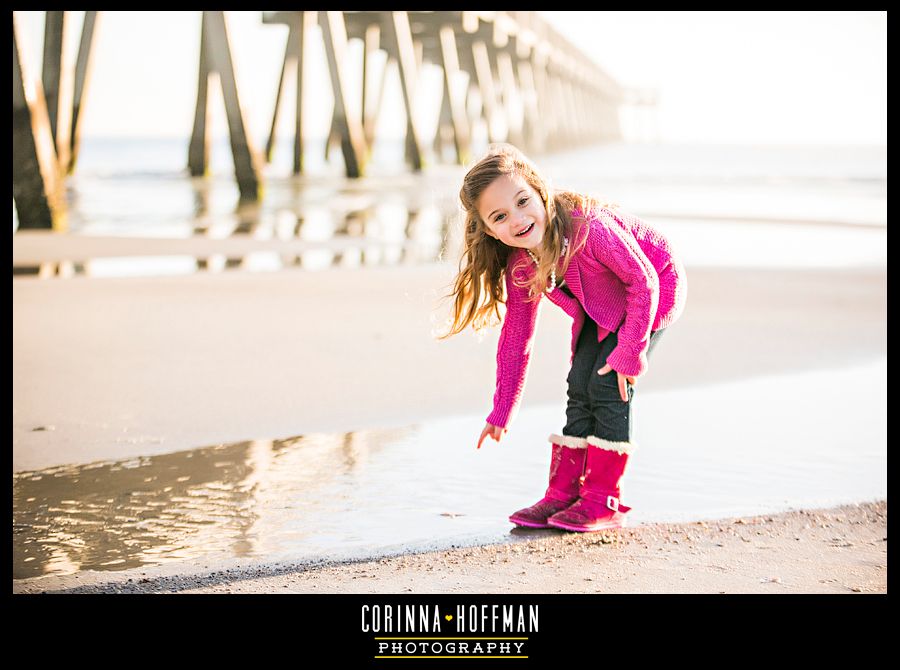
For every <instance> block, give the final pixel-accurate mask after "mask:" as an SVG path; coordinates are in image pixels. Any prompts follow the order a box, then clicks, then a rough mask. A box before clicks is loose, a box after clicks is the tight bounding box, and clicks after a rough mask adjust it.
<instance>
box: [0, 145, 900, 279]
mask: <svg viewBox="0 0 900 670" xmlns="http://www.w3.org/2000/svg"><path fill="white" fill-rule="evenodd" d="M187 144H188V141H187V139H92V138H85V139H84V140H83V143H82V148H81V153H80V157H79V161H78V165H77V168H76V172H75V174H74V175H73V176H72V177H70V178H69V179H68V181H67V183H66V201H67V203H68V217H67V219H68V231H69V234H72V235H98V236H116V237H137V238H140V237H153V238H171V239H185V238H189V237H198V236H208V237H228V236H244V237H252V238H255V239H266V238H275V239H290V238H301V239H306V240H310V241H314V242H316V243H322V244H324V243H326V242H328V241H331V240H339V239H351V240H356V241H358V242H359V243H360V244H362V243H363V242H366V243H368V242H372V243H375V244H383V245H391V244H396V243H397V242H398V241H403V240H407V241H408V240H410V239H412V238H413V237H415V238H416V239H417V240H418V241H419V242H420V245H419V246H420V248H421V249H422V250H423V251H422V252H421V253H419V254H418V255H416V257H415V258H413V259H411V260H412V262H430V261H434V260H438V259H440V258H447V257H451V258H452V257H453V253H454V252H455V250H456V249H457V246H456V245H457V244H458V234H457V235H456V236H454V233H455V232H457V231H455V230H454V228H455V227H457V226H458V221H459V213H458V203H457V194H458V189H459V184H460V181H461V178H462V175H463V174H464V172H465V168H463V167H460V166H456V165H452V164H449V163H447V162H439V161H436V160H435V159H434V157H433V156H431V157H429V161H430V164H431V166H430V168H429V169H428V170H426V171H425V172H424V173H422V174H420V175H414V174H411V173H410V172H409V171H408V170H407V169H406V167H405V165H404V163H403V146H402V143H397V142H394V143H391V142H387V141H383V142H380V143H377V144H376V145H375V148H374V152H373V156H372V160H371V163H370V168H369V176H368V177H367V178H365V179H361V180H351V179H346V178H345V177H344V176H343V160H342V157H341V156H340V153H339V151H338V150H333V151H332V154H331V158H330V160H329V161H328V162H326V161H325V160H324V151H323V147H324V144H323V142H322V141H318V142H316V141H314V140H313V141H309V142H308V143H307V150H306V156H307V159H306V161H307V174H305V175H303V176H299V177H294V176H293V175H292V174H291V161H292V147H291V144H290V142H289V141H282V142H280V143H279V144H278V145H277V146H276V149H275V152H274V157H273V161H272V163H271V164H269V165H267V166H265V168H264V170H263V175H264V177H263V181H264V184H265V197H264V198H263V200H262V201H261V202H260V203H259V205H258V206H250V207H246V206H244V207H241V206H239V199H238V191H237V187H236V185H235V182H234V178H233V165H232V162H231V161H232V159H231V154H230V148H229V146H228V143H227V141H225V140H220V141H218V142H215V143H214V144H213V145H212V147H211V150H210V167H209V175H208V176H207V177H200V178H191V177H190V176H189V175H188V174H187V171H186V162H187ZM478 149H479V148H476V152H475V153H476V155H477V153H478ZM445 158H446V156H445ZM534 159H535V160H536V161H537V162H538V165H539V167H540V168H541V169H542V170H543V172H544V173H545V174H546V175H547V177H548V178H549V179H550V182H551V184H552V185H554V186H557V187H566V188H572V189H576V190H584V191H588V192H592V193H596V194H598V195H602V196H604V197H606V198H608V199H610V200H612V201H614V202H617V203H618V204H620V205H621V206H622V207H623V208H624V209H626V210H629V211H633V212H635V213H637V214H640V215H643V216H646V217H648V218H649V219H651V220H659V221H662V220H664V219H665V220H670V219H671V220H673V221H676V220H677V221H680V222H683V223H685V224H691V225H693V224H696V223H703V222H706V221H710V220H715V221H721V220H725V221H729V222H731V223H742V222H757V221H770V222H793V223H821V224H840V225H854V226H857V227H867V228H879V227H880V228H884V227H885V226H886V225H887V150H886V148H884V147H804V146H796V147H781V146H773V147H765V146H728V145H698V144H689V145H684V144H671V145H669V144H623V143H617V144H606V145H597V146H590V147H585V148H583V149H577V150H569V151H564V152H558V153H554V154H548V155H545V156H535V157H534ZM17 226H18V218H17V214H16V211H15V206H14V207H13V230H14V231H15V230H16V229H17ZM14 240H15V238H14ZM14 246H15V242H14ZM692 246H696V245H692ZM139 255H140V253H139V251H136V252H134V253H129V256H139ZM394 256H395V255H391V254H387V257H388V258H393V257H394ZM384 262H389V261H384ZM120 265H121V263H120ZM126 265H127V264H126ZM99 267H100V266H99V264H95V269H97V268H99ZM160 267H161V268H162V265H161V266H160ZM271 267H272V269H278V268H280V267H282V265H280V264H278V263H275V264H273V265H272V266H271ZM189 269H190V271H196V269H197V268H196V267H192V268H189ZM159 271H160V272H164V271H165V270H163V269H160V270H159ZM98 273H99V270H98ZM112 274H115V272H113V273H112Z"/></svg>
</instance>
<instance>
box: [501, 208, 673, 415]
mask: <svg viewBox="0 0 900 670" xmlns="http://www.w3.org/2000/svg"><path fill="white" fill-rule="evenodd" d="M572 216H573V219H572V220H573V223H574V226H575V229H576V236H577V238H578V239H577V240H571V239H570V240H569V243H570V244H572V243H573V242H580V240H582V239H583V238H584V235H585V234H586V235H587V242H586V244H585V246H584V248H582V249H581V250H579V251H578V252H577V253H575V254H573V255H572V259H571V262H570V263H569V267H568V269H567V270H566V273H565V277H564V279H565V282H566V284H567V285H568V287H569V289H570V290H571V291H572V294H573V295H575V297H576V298H577V300H573V299H572V298H571V297H569V296H568V295H566V294H565V293H564V292H563V291H562V290H561V289H559V288H557V289H555V290H554V291H553V292H552V293H549V294H548V293H546V292H545V293H543V294H542V296H541V298H540V299H539V300H536V301H535V302H533V303H528V302H526V299H527V298H528V288H527V286H526V287H525V288H519V287H516V286H515V285H513V282H512V274H513V272H515V273H516V277H518V278H529V279H530V278H531V277H533V276H534V271H535V267H536V266H535V265H534V261H533V260H532V259H531V257H530V256H529V255H528V254H527V252H526V251H525V249H521V248H517V249H514V250H513V251H512V252H511V253H510V255H509V259H508V261H507V266H506V273H505V276H506V296H507V299H506V316H505V317H504V320H503V327H502V328H501V331H500V341H499V343H498V345H497V389H496V392H495V393H494V409H493V411H492V412H491V413H490V414H489V415H488V417H487V421H488V423H490V424H492V425H494V426H500V427H503V428H505V427H506V426H507V425H508V424H509V423H510V422H511V421H512V420H513V419H514V418H515V416H516V414H517V412H518V407H519V401H520V399H521V396H522V391H523V389H524V388H525V381H526V379H527V376H528V364H529V361H530V358H531V349H532V345H533V343H534V334H535V327H536V325H537V320H538V314H539V312H540V306H541V304H543V299H544V298H547V299H548V300H550V302H553V303H555V304H557V305H558V306H559V307H560V308H561V309H562V310H563V311H565V312H566V314H568V315H569V316H571V317H572V320H573V321H572V345H571V348H572V353H571V356H570V358H569V362H570V363H571V361H572V360H574V358H575V347H576V345H577V343H578V335H579V333H580V332H581V327H582V325H583V324H584V319H585V315H587V316H589V317H590V318H591V319H593V320H594V322H595V323H596V324H597V339H598V341H600V340H603V338H604V337H606V336H607V335H608V334H609V333H611V332H615V331H616V330H618V331H619V335H618V343H617V345H616V347H615V348H614V349H613V350H612V353H610V355H609V356H608V357H607V359H606V362H607V363H609V364H610V365H611V366H612V368H613V370H615V371H617V372H621V373H623V374H627V375H630V376H635V377H636V376H638V375H641V374H643V373H644V372H645V371H646V369H647V356H646V351H647V344H648V341H649V337H650V333H651V332H653V331H656V330H659V329H661V328H665V327H666V326H668V325H670V324H671V323H673V322H674V321H675V320H676V319H677V318H678V317H679V316H680V315H681V313H682V311H683V310H684V304H685V301H686V299H687V275H686V274H685V271H684V266H683V265H682V264H681V262H680V261H679V260H678V259H677V258H676V257H675V256H674V254H673V251H672V249H671V247H670V245H669V242H668V240H667V239H666V238H665V237H664V236H663V235H662V234H660V233H659V232H658V231H656V230H654V229H653V228H651V227H650V226H649V225H647V224H646V223H645V222H644V221H642V220H641V219H639V218H638V217H636V216H634V215H631V214H627V213H625V212H622V211H620V210H609V209H601V210H600V211H599V212H598V214H596V215H593V216H592V217H591V219H590V220H588V221H585V219H584V218H583V216H582V214H581V212H580V211H579V210H575V211H573V212H572ZM585 224H586V225H585Z"/></svg>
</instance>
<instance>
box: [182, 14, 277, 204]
mask: <svg viewBox="0 0 900 670" xmlns="http://www.w3.org/2000/svg"><path fill="white" fill-rule="evenodd" d="M213 72H215V73H217V74H218V75H219V83H220V84H221V88H222V97H223V98H224V101H225V113H226V116H227V118H228V130H229V137H230V140H231V155H232V157H233V159H234V172H235V177H236V179H237V183H238V190H239V191H240V199H241V200H244V201H254V200H259V198H260V195H261V190H262V184H261V181H260V175H261V170H260V166H259V160H258V157H257V154H256V152H255V151H254V149H253V145H252V142H251V140H250V135H249V134H248V132H247V124H246V123H245V121H244V116H243V113H242V112H241V105H240V100H239V98H238V91H237V82H236V81H235V77H234V64H233V63H232V59H231V48H230V46H229V44H228V32H227V30H226V28H225V13H224V12H211V11H204V12H203V18H202V25H201V29H200V78H199V82H198V87H197V109H196V113H195V115H194V130H193V132H192V134H191V142H190V146H189V149H188V167H189V169H190V172H191V175H193V176H195V177H196V176H202V175H204V174H206V171H207V166H208V163H209V130H208V123H207V117H208V105H209V99H208V90H209V76H210V74H212V73H213Z"/></svg>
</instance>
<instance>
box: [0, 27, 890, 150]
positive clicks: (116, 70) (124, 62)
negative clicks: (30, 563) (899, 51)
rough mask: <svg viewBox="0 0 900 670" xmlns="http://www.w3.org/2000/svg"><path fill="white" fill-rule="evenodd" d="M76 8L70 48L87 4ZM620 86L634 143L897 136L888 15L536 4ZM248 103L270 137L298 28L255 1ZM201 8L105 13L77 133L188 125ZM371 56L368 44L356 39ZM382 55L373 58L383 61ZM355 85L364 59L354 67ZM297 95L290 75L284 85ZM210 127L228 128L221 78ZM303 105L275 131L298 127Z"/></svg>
mask: <svg viewBox="0 0 900 670" xmlns="http://www.w3.org/2000/svg"><path fill="white" fill-rule="evenodd" d="M17 14H18V15H19V20H20V25H21V26H22V32H23V38H24V39H25V42H26V43H25V45H24V46H23V49H24V52H25V57H26V58H28V62H29V64H31V69H32V71H33V72H37V73H39V72H40V58H41V43H42V35H43V15H44V12H18V13H17ZM70 14H71V15H72V19H73V21H72V24H71V28H72V29H73V30H72V36H73V39H71V40H70V43H69V48H70V49H71V51H72V53H74V51H75V49H76V48H77V41H78V35H80V25H81V22H82V17H83V14H84V13H83V12H70ZM538 14H540V15H542V16H543V17H544V18H545V19H546V20H548V21H549V22H551V23H552V24H553V25H554V26H555V27H556V28H557V29H558V30H559V31H560V32H561V33H562V34H564V35H567V36H568V37H569V38H570V39H571V40H572V42H573V43H575V44H576V45H582V49H583V51H584V52H585V55H586V57H588V58H590V59H592V60H593V61H595V62H596V63H597V64H598V65H599V66H601V67H602V68H603V69H604V70H605V71H606V72H607V73H608V74H609V75H611V76H612V77H613V78H614V79H615V80H616V81H618V82H619V83H620V84H622V85H623V86H625V87H631V88H637V89H651V90H654V91H655V93H656V97H657V101H658V102H657V106H656V109H655V114H654V117H653V118H650V117H649V116H647V114H646V112H640V113H635V112H634V110H628V109H625V110H623V112H622V125H623V131H624V133H625V139H626V140H635V141H640V140H646V139H657V140H659V141H663V142H712V143H734V144H756V143H767V144H818V145H827V144H862V145H866V144H868V145H880V146H886V145H887V12H586V11H584V12H565V11H559V12H538ZM225 15H226V22H227V26H228V30H229V38H230V41H231V46H232V52H233V59H234V63H235V71H236V78H237V85H238V92H239V95H240V98H241V105H242V108H243V110H244V113H245V117H246V119H247V123H248V126H249V128H250V132H251V137H252V140H253V142H254V143H255V144H256V145H257V146H262V145H263V144H264V143H265V141H266V138H267V137H268V133H269V127H270V125H271V120H272V110H273V108H274V102H275V94H276V90H277V85H278V77H279V75H280V71H281V63H282V60H283V58H284V46H285V42H286V39H287V27H286V26H281V25H268V24H263V23H262V21H261V13H260V12H238V11H229V12H225ZM200 16H201V13H200V12H197V11H190V12H127V11H123V12H113V11H107V12H101V16H100V21H99V24H98V28H97V31H96V33H95V40H96V41H95V46H94V49H95V50H94V53H93V70H92V73H91V78H90V81H89V88H88V90H87V93H86V95H87V99H86V101H85V105H84V108H83V114H84V117H83V126H82V138H91V137H187V136H189V135H190V132H191V128H192V124H193V118H194V108H195V105H196V96H197V76H198V58H199V47H200ZM349 53H350V56H351V57H352V58H355V59H361V56H362V47H361V44H360V43H357V42H356V41H353V42H351V44H350V51H349ZM382 63H383V54H382V55H381V56H379V61H377V64H376V67H381V64H382ZM304 74H305V77H306V78H307V82H308V85H309V86H310V88H309V91H310V93H311V94H310V95H308V96H307V97H306V99H305V101H304V116H305V121H304V123H305V126H304V132H305V133H307V134H308V135H310V136H323V135H325V134H326V133H327V130H328V126H329V123H330V120H331V116H330V115H331V108H332V96H331V92H330V80H329V78H328V73H327V64H326V60H325V51H324V47H323V45H322V42H321V36H320V34H319V33H318V31H316V33H315V34H314V35H313V39H312V40H311V41H310V52H309V59H308V62H307V64H306V65H305V69H304ZM352 74H353V77H352V79H353V81H354V84H355V85H354V86H353V88H354V91H355V92H356V94H357V96H358V91H359V88H360V86H359V82H360V80H361V76H360V68H358V67H357V68H355V69H354V71H353V73H352ZM421 77H422V80H421V82H420V92H421V95H418V96H417V101H416V104H417V108H416V110H417V111H416V113H417V114H418V115H419V118H420V119H422V125H423V134H426V136H429V134H430V133H433V129H434V128H435V126H436V123H437V110H438V104H439V101H440V98H439V95H440V91H441V85H442V84H441V72H440V70H439V69H438V68H437V67H436V66H431V67H427V68H425V69H424V70H423V72H422V73H421ZM285 95H286V96H288V97H287V101H292V100H293V95H294V93H293V86H292V85H288V86H287V87H286V89H285ZM211 114H212V117H211V125H212V131H213V135H214V136H218V137H221V136H224V135H226V134H227V123H226V121H225V113H224V106H223V103H222V100H221V94H219V92H218V91H217V90H216V89H213V96H212V107H211ZM292 116H293V103H292V102H291V103H290V104H286V105H284V106H283V108H282V112H281V115H280V117H279V124H278V132H279V136H283V137H290V135H291V133H292V129H291V117H292ZM404 119H405V116H404V111H403V103H402V98H401V91H400V87H399V80H398V78H397V76H396V74H393V73H392V76H389V77H388V81H387V88H386V90H385V107H384V108H383V111H382V114H381V118H380V121H379V125H378V127H377V130H376V132H377V133H378V136H379V137H382V138H393V137H402V135H403V132H404V128H405V120H404Z"/></svg>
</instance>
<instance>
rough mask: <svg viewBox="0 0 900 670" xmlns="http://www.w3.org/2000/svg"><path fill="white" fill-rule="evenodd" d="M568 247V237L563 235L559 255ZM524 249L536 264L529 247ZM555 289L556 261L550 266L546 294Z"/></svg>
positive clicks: (536, 260) (535, 257) (536, 263)
mask: <svg viewBox="0 0 900 670" xmlns="http://www.w3.org/2000/svg"><path fill="white" fill-rule="evenodd" d="M568 247H569V238H568V237H563V248H562V254H560V255H563V254H565V253H566V249H567V248H568ZM525 251H527V252H528V255H529V256H531V260H533V261H534V264H535V265H538V259H537V256H535V255H534V254H533V253H531V249H526V250H525ZM555 290H556V263H554V264H553V267H552V268H550V288H549V289H548V290H547V295H550V294H551V293H553V291H555Z"/></svg>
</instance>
